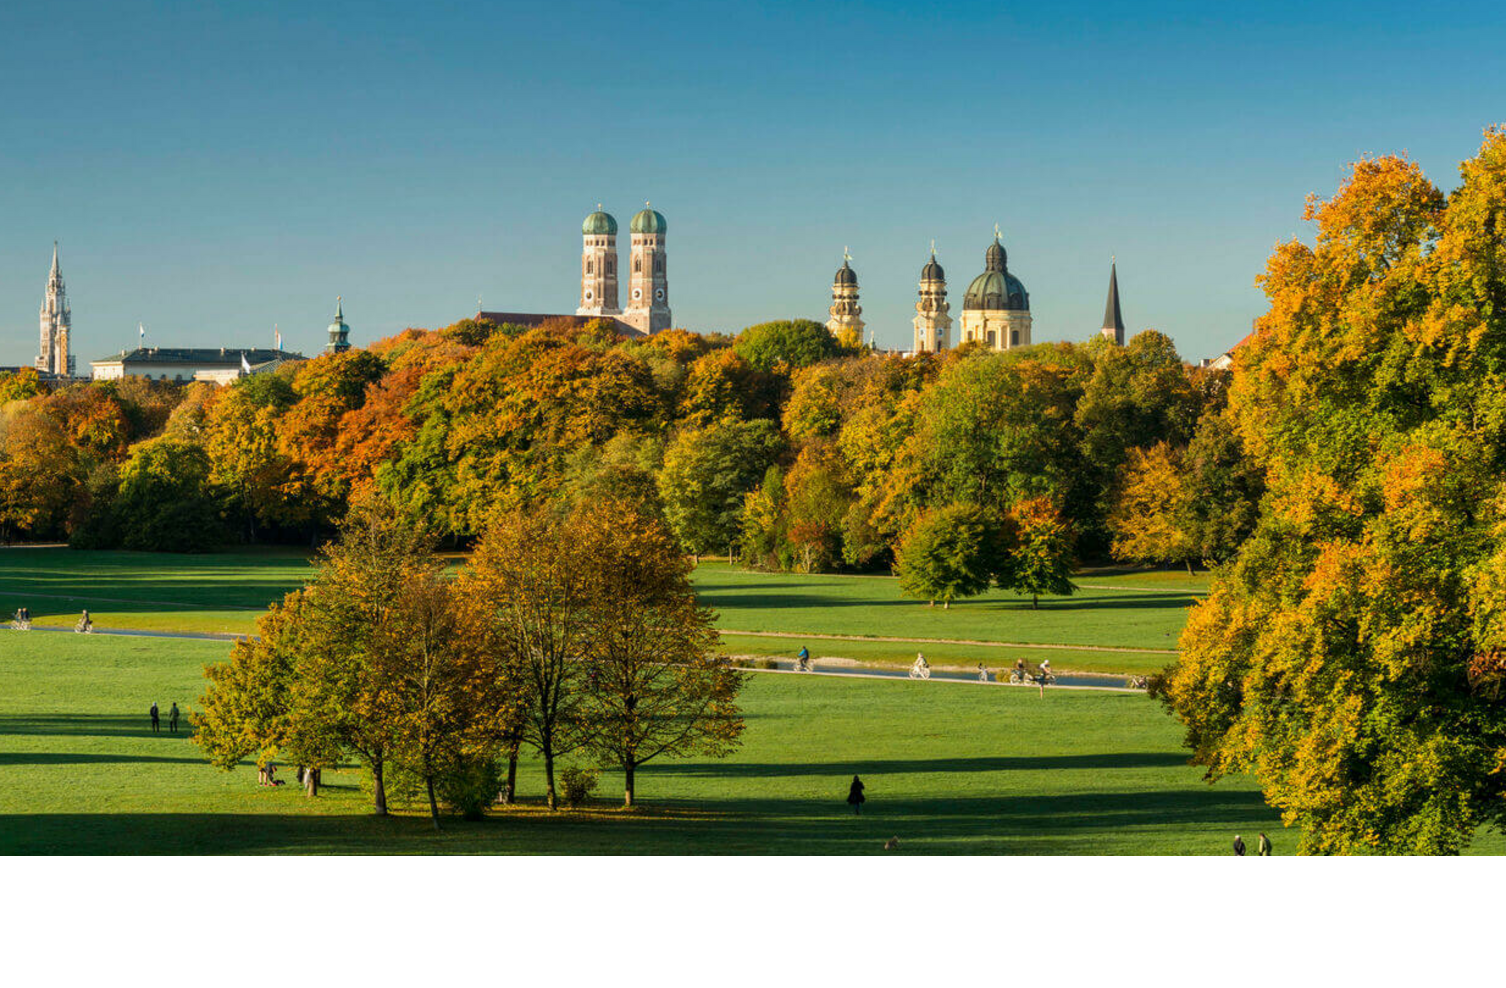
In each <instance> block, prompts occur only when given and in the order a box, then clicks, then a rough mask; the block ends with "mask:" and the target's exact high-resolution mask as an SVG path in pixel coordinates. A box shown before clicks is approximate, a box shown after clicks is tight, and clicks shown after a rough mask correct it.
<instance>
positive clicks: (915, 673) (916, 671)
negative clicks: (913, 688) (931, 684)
mask: <svg viewBox="0 0 1506 988" xmlns="http://www.w3.org/2000/svg"><path fill="white" fill-rule="evenodd" d="M910 678H911V679H930V678H931V667H930V666H928V665H926V666H923V665H921V664H920V663H918V662H917V663H916V664H915V665H913V666H911V667H910Z"/></svg>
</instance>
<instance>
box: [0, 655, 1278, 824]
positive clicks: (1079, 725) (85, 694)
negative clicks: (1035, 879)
mask: <svg viewBox="0 0 1506 988" xmlns="http://www.w3.org/2000/svg"><path fill="white" fill-rule="evenodd" d="M227 647H228V646H226V645H224V644H223V643H218V642H191V641H182V642H180V641H166V640H140V639H130V638H116V637H106V636H90V637H86V636H82V635H79V636H75V635H60V634H48V633H42V632H33V633H31V634H19V633H13V632H4V633H0V853H8V854H17V853H26V854H30V853H59V854H60V853H78V854H95V853H261V852H294V853H300V852H302V853H324V852H353V853H354V852H371V853H403V852H439V851H443V852H520V853H719V852H726V853H765V852H769V853H774V852H777V853H843V854H848V853H868V852H878V851H880V849H881V846H882V843H883V841H884V840H885V839H886V838H888V837H890V836H898V837H899V838H900V840H901V842H902V850H903V851H905V852H914V853H975V852H977V853H982V852H988V853H1015V854H1023V853H1030V854H1063V853H1065V854H1107V853H1121V854H1124V853H1168V854H1170V853H1177V854H1179V853H1223V852H1224V851H1225V849H1226V848H1227V845H1228V842H1229V840H1230V839H1231V838H1232V836H1233V835H1234V834H1235V833H1242V834H1245V835H1246V836H1247V837H1248V836H1249V835H1251V834H1253V833H1254V832H1255V831H1258V830H1261V829H1264V830H1266V832H1267V833H1271V834H1272V835H1273V837H1274V839H1275V840H1276V842H1277V847H1278V849H1279V850H1281V851H1289V850H1291V848H1292V844H1293V840H1294V839H1293V835H1291V834H1289V833H1285V832H1282V831H1281V830H1280V825H1279V824H1278V823H1277V821H1276V815H1275V814H1274V813H1273V812H1272V811H1271V810H1270V809H1268V808H1267V807H1265V806H1264V805H1263V803H1262V802H1261V800H1260V797H1259V795H1258V793H1256V792H1255V791H1254V789H1253V787H1252V786H1251V785H1250V784H1249V783H1248V782H1246V781H1243V780H1233V781H1226V782H1222V783H1219V784H1218V785H1216V786H1209V785H1207V784H1206V783H1204V782H1202V781H1201V772H1200V770H1198V769H1196V768H1193V767H1190V766H1188V765H1187V764H1185V755H1184V753H1183V752H1182V751H1181V750H1180V746H1179V744H1178V737H1179V732H1178V729H1177V727H1176V725H1175V724H1174V723H1172V722H1171V721H1170V720H1169V719H1167V717H1166V716H1165V715H1164V714H1163V713H1162V712H1161V711H1160V709H1159V708H1158V707H1157V706H1156V705H1155V704H1154V703H1152V702H1151V701H1149V700H1147V699H1146V698H1144V697H1143V696H1139V695H1133V694H1116V693H1091V692H1089V693H1081V692H1069V691H1057V692H1048V693H1047V695H1046V698H1045V699H1044V700H1042V699H1040V698H1039V697H1037V696H1036V695H1035V694H1034V693H1033V692H1032V691H1026V690H1012V689H1007V688H999V687H983V686H974V685H967V684H949V683H940V682H932V683H912V682H908V681H893V682H885V681H873V680H842V679H834V678H825V677H818V676H793V675H782V674H774V673H755V674H751V675H750V677H749V683H748V686H747V689H746V691H745V693H744V706H745V708H746V711H747V721H748V731H747V735H746V744H745V745H744V747H743V748H742V749H741V751H740V752H739V753H738V754H737V755H736V756H735V757H733V758H730V759H726V760H723V761H689V762H669V763H664V764H661V765H654V766H650V767H649V768H648V769H647V770H645V771H644V773H643V776H642V778H641V780H640V795H641V798H642V799H643V800H645V801H646V803H647V807H646V809H645V810H644V811H643V812H640V813H636V814H623V813H620V812H618V811H616V810H615V809H614V808H613V804H614V803H615V799H616V798H617V791H616V789H617V785H618V781H617V779H616V778H615V777H613V776H610V775H608V776H606V777H605V778H604V780H603V781H604V788H605V789H606V790H608V792H607V793H606V798H605V799H603V800H602V801H601V803H600V804H599V806H598V807H597V808H596V810H594V811H593V812H588V813H562V814H558V815H549V814H546V813H544V812H542V811H540V810H538V809H535V808H526V809H523V810H521V811H514V812H509V813H503V814H499V815H498V816H496V817H495V818H493V819H491V820H488V821H487V822H485V823H480V824H462V823H460V822H458V821H454V822H447V824H446V829H445V830H444V831H443V832H442V833H440V834H438V835H435V834H433V833H432V832H430V831H429V830H428V828H427V823H426V822H425V821H424V820H423V819H422V817H421V816H419V815H415V814H407V815H403V816H400V817H398V818H396V819H390V820H386V821H381V820H376V819H373V818H371V817H369V816H368V815H367V812H366V810H367V802H366V798H365V797H364V796H363V795H362V794H361V793H360V792H359V790H358V788H357V783H358V778H357V775H356V773H354V772H342V773H336V774H333V775H331V777H330V779H329V781H330V782H332V783H334V786H332V787H331V788H329V789H327V790H326V795H324V796H322V797H320V798H319V799H317V800H312V801H311V800H308V799H305V798H304V797H303V796H302V794H301V793H300V792H298V791H296V790H295V789H294V787H292V786H288V787H284V788H281V789H275V790H269V789H263V788H259V787H258V786H257V785H256V784H255V773H254V770H253V769H252V768H250V767H243V768H241V769H238V770H236V771H234V772H229V773H227V772H222V771H219V770H217V769H214V768H211V767H210V766H208V765H207V764H205V763H204V762H203V760H202V759H201V758H200V757H199V753H198V749H197V748H195V747H194V746H193V745H192V744H191V743H190V742H189V741H188V740H187V738H186V737H183V736H179V737H173V736H171V735H169V734H166V733H164V734H161V735H155V736H154V735H151V734H150V733H148V731H147V730H146V716H145V715H146V708H147V706H148V705H149V704H150V702H151V701H152V700H154V699H155V700H156V701H157V702H158V703H159V704H160V705H161V708H162V710H163V711H164V712H165V711H166V710H167V708H168V704H169V703H171V702H172V701H174V700H177V701H178V702H179V704H180V705H184V706H186V705H187V704H188V703H189V702H191V701H192V700H193V698H195V697H196V696H197V695H198V694H199V693H200V692H201V691H202V689H203V680H202V678H201V667H202V666H203V665H204V664H205V663H207V662H211V661H215V660H217V659H220V658H221V657H223V656H224V654H225V653H226V650H227ZM164 730H165V728H164ZM290 771H291V770H290V769H289V770H288V772H289V774H290ZM855 772H856V773H859V774H861V775H862V776H863V779H864V781H865V782H866V783H867V785H868V792H869V795H870V797H871V800H872V801H871V803H870V804H869V806H868V807H867V812H865V813H864V815H863V816H862V817H861V818H858V819H854V818H853V817H852V816H850V815H849V814H848V813H846V812H845V811H846V807H845V805H844V804H843V802H842V799H843V797H844V796H845V794H846V791H847V783H848V781H849V780H850V778H851V776H852V774H853V773H855ZM540 787H541V779H540V775H539V772H538V771H537V768H536V767H535V766H532V765H530V766H529V767H528V769H527V771H526V772H525V774H524V778H523V782H522V791H523V795H524V796H536V795H537V794H538V792H539V790H540Z"/></svg>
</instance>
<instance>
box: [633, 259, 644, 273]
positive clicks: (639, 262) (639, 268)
mask: <svg viewBox="0 0 1506 988" xmlns="http://www.w3.org/2000/svg"><path fill="white" fill-rule="evenodd" d="M642 273H643V258H641V257H635V258H633V274H642Z"/></svg>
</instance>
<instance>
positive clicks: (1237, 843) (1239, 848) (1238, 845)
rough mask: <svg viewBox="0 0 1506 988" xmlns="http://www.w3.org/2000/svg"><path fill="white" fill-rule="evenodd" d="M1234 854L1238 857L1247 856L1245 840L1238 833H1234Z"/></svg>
mask: <svg viewBox="0 0 1506 988" xmlns="http://www.w3.org/2000/svg"><path fill="white" fill-rule="evenodd" d="M1234 856H1235V857H1237V858H1242V857H1244V856H1245V842H1244V841H1242V840H1240V839H1239V835H1238V834H1235V835H1234Z"/></svg>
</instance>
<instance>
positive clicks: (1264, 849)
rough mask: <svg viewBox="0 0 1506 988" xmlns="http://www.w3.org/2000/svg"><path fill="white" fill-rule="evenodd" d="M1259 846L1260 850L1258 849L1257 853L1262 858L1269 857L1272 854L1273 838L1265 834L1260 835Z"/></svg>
mask: <svg viewBox="0 0 1506 988" xmlns="http://www.w3.org/2000/svg"><path fill="white" fill-rule="evenodd" d="M1259 848H1260V849H1259V851H1257V852H1256V853H1258V854H1259V855H1260V856H1261V857H1262V858H1268V857H1270V856H1271V839H1270V838H1269V837H1267V836H1266V835H1265V834H1261V835H1260V844H1259Z"/></svg>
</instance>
